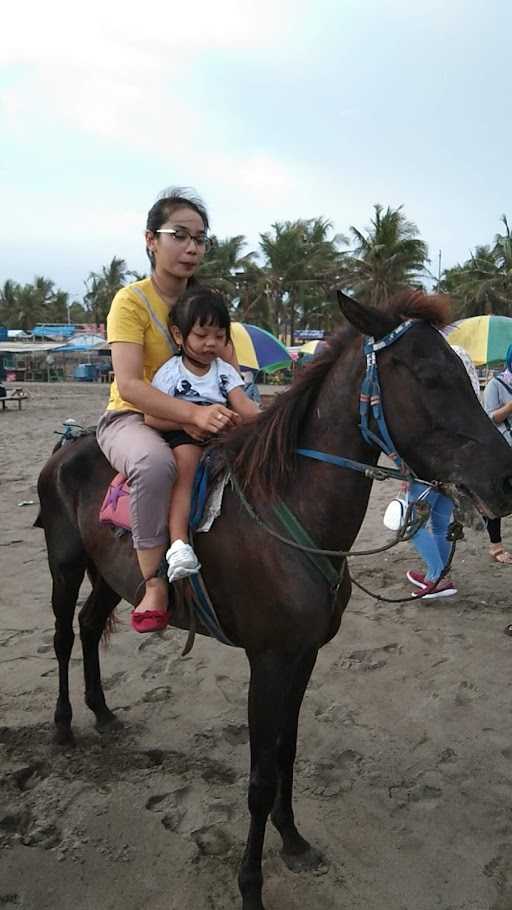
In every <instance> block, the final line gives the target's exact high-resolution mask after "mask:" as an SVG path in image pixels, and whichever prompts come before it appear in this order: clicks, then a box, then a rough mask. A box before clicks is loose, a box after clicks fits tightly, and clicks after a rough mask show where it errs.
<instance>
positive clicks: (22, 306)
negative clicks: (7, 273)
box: [0, 275, 69, 332]
mask: <svg viewBox="0 0 512 910" xmlns="http://www.w3.org/2000/svg"><path fill="white" fill-rule="evenodd" d="M68 300H69V295H68V293H67V292H66V291H61V290H59V289H56V288H55V283H54V282H53V281H51V280H50V279H49V278H45V277H44V276H43V275H38V276H36V277H35V278H34V282H33V284H24V285H22V284H18V283H17V282H15V281H11V280H8V281H6V282H5V283H4V286H3V288H1V289H0V322H2V324H4V325H6V326H8V327H10V328H21V329H23V330H24V331H26V332H30V331H31V329H32V328H33V327H34V325H35V324H36V323H38V322H41V323H51V322H66V320H67V308H68Z"/></svg>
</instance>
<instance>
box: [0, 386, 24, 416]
mask: <svg viewBox="0 0 512 910" xmlns="http://www.w3.org/2000/svg"><path fill="white" fill-rule="evenodd" d="M29 397H30V396H29V395H27V394H26V393H25V392H24V391H23V389H7V394H6V396H5V397H4V398H0V404H1V405H2V411H5V406H6V405H7V404H8V403H9V402H11V401H17V402H18V411H21V403H22V401H28V399H29Z"/></svg>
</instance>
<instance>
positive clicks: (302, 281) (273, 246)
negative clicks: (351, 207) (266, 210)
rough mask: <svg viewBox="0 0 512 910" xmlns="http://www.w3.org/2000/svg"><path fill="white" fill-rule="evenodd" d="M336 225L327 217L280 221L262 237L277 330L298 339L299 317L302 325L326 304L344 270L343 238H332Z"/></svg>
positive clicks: (274, 326)
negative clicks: (340, 249) (340, 247)
mask: <svg viewBox="0 0 512 910" xmlns="http://www.w3.org/2000/svg"><path fill="white" fill-rule="evenodd" d="M331 231H332V224H331V223H330V221H328V220H327V219H325V218H311V219H309V220H306V221H305V220H303V219H299V220H297V221H284V222H276V223H275V224H273V225H272V231H267V232H266V233H264V234H261V235H260V238H261V241H260V246H261V250H262V253H263V255H264V257H265V265H264V273H265V274H264V280H265V282H266V286H267V294H268V297H269V299H270V306H271V312H272V317H273V323H274V324H273V330H274V331H275V332H276V334H280V335H281V336H284V337H288V336H289V338H290V344H293V343H294V340H295V337H294V336H295V329H296V321H297V317H298V318H299V320H300V321H301V324H302V325H306V324H307V321H308V312H310V311H311V310H313V309H317V308H318V306H319V301H320V303H321V304H324V303H326V297H327V295H328V293H329V290H330V289H331V288H332V287H333V285H334V284H335V283H336V282H337V280H338V278H339V272H340V269H341V267H342V255H343V254H342V253H340V251H339V249H338V245H339V244H340V243H341V242H343V241H344V240H345V238H343V237H342V236H341V235H335V236H333V237H329V234H330V232H331Z"/></svg>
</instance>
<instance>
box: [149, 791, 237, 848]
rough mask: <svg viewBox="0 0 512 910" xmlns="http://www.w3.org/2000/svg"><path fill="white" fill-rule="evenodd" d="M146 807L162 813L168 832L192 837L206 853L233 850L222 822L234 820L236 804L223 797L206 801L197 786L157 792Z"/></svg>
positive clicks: (159, 813)
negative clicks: (229, 802)
mask: <svg viewBox="0 0 512 910" xmlns="http://www.w3.org/2000/svg"><path fill="white" fill-rule="evenodd" d="M146 809H148V810H149V811H150V812H156V813H157V814H158V815H160V816H161V819H160V820H161V823H162V825H163V827H164V828H165V830H166V831H172V832H173V833H174V834H183V835H187V836H190V837H191V838H192V839H193V840H194V841H195V843H196V844H197V846H198V848H199V851H200V852H201V853H202V854H204V855H205V856H219V855H221V854H223V853H227V852H228V851H229V850H230V849H231V846H232V842H231V839H230V836H229V834H228V833H227V832H226V830H225V829H224V828H223V827H222V825H224V824H227V823H229V822H230V821H231V818H232V816H233V809H232V807H231V806H230V805H229V804H227V803H225V802H223V801H222V800H213V801H210V802H204V801H202V800H201V799H199V798H198V791H197V787H191V786H186V787H180V788H178V789H177V790H172V791H170V792H168V793H157V794H154V795H153V796H150V797H149V799H148V801H147V802H146Z"/></svg>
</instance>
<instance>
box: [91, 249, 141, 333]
mask: <svg viewBox="0 0 512 910" xmlns="http://www.w3.org/2000/svg"><path fill="white" fill-rule="evenodd" d="M132 277H133V273H132V272H131V271H130V270H129V269H128V268H127V266H126V262H125V260H124V259H121V258H120V257H118V256H114V258H113V259H112V261H111V262H110V264H109V265H107V266H103V268H102V270H101V272H89V276H88V278H87V279H86V281H85V287H86V289H87V290H86V293H85V294H84V304H85V306H86V308H87V309H88V310H89V311H90V312H91V314H92V317H93V321H94V322H95V323H97V324H99V323H102V322H105V321H106V318H107V314H108V311H109V309H110V304H111V303H112V300H113V298H114V297H115V295H116V294H117V292H118V291H119V290H120V289H121V288H122V287H124V286H125V284H127V282H128V280H129V279H130V278H132Z"/></svg>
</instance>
